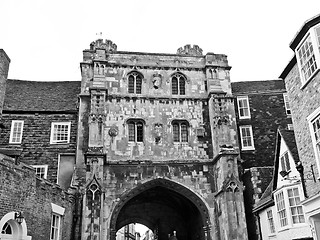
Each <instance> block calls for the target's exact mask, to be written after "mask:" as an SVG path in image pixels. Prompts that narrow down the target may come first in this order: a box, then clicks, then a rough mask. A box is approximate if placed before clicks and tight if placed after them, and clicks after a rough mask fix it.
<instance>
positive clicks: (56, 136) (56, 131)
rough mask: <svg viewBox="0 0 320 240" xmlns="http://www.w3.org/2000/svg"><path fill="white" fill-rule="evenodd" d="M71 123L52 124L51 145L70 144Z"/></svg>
mask: <svg viewBox="0 0 320 240" xmlns="http://www.w3.org/2000/svg"><path fill="white" fill-rule="evenodd" d="M70 126H71V122H54V123H52V124H51V138H50V143H51V144H55V143H69V141H70Z"/></svg>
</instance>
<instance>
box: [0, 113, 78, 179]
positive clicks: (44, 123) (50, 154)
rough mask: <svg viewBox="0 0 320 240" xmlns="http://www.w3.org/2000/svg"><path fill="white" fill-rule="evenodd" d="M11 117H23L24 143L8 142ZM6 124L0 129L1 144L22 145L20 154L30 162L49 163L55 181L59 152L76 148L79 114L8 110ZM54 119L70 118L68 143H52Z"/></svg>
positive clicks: (4, 119) (63, 119)
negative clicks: (13, 111)
mask: <svg viewBox="0 0 320 240" xmlns="http://www.w3.org/2000/svg"><path fill="white" fill-rule="evenodd" d="M12 120H23V121H24V127H23V134H22V143H21V144H9V138H10V129H11V121H12ZM3 122H4V124H5V126H6V128H5V129H3V130H2V131H1V133H0V147H1V148H10V149H19V150H20V151H21V154H20V156H19V157H18V158H19V160H21V161H22V162H24V163H27V164H29V165H43V164H47V165H49V166H48V180H50V181H52V182H56V179H57V168H58V155H59V154H61V153H74V154H75V150H76V134H77V114H76V113H66V114H57V113H56V114H54V113H52V114H46V113H25V114H23V113H19V114H18V113H6V112H4V114H3ZM52 122H71V133H70V142H69V143H68V144H50V133H51V123H52Z"/></svg>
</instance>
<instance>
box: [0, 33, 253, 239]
mask: <svg viewBox="0 0 320 240" xmlns="http://www.w3.org/2000/svg"><path fill="white" fill-rule="evenodd" d="M6 66H7V70H8V64H7V65H6ZM80 67H81V82H33V81H21V80H7V79H6V77H5V78H3V79H2V78H1V81H0V93H1V94H2V95H3V94H5V97H4V98H3V97H2V98H1V97H0V107H1V109H2V106H3V112H2V114H1V125H0V127H1V126H3V127H4V128H3V129H2V130H1V132H0V153H2V154H5V155H7V156H9V157H11V158H10V164H11V165H10V166H11V168H12V169H19V168H20V167H21V166H22V167H23V168H25V169H26V170H25V171H27V172H28V179H29V180H28V181H30V182H32V183H34V184H33V186H34V192H35V193H37V194H39V195H41V199H42V200H43V201H40V202H37V201H36V200H35V201H34V202H35V204H36V205H37V207H38V208H39V209H45V211H44V212H45V214H44V215H45V219H46V224H48V225H49V227H47V226H43V229H42V230H41V231H40V232H38V233H36V232H35V231H36V230H35V229H36V228H35V227H34V226H36V225H35V224H34V223H33V222H34V218H33V216H35V213H34V212H33V210H32V209H33V208H32V207H31V208H30V207H25V205H28V201H27V200H24V199H23V198H19V199H18V201H26V202H25V203H24V204H20V205H15V206H13V207H12V208H10V209H9V210H10V214H11V215H12V216H13V217H14V215H15V213H17V212H20V211H21V212H23V214H24V217H25V218H24V224H25V229H27V227H28V233H27V234H25V238H23V239H30V238H31V239H33V240H40V239H43V238H48V237H49V236H50V238H53V239H59V240H60V239H63V240H69V239H76V240H98V239H99V240H115V239H116V233H117V231H118V230H119V229H121V228H122V227H124V226H126V225H128V224H131V223H140V224H143V225H145V226H147V227H148V228H149V229H151V230H152V231H153V233H154V238H155V239H159V240H165V239H169V238H170V239H171V237H174V236H176V237H177V238H178V239H185V240H197V239H199V240H209V239H210V240H211V239H212V240H227V239H239V240H240V239H241V240H246V239H248V236H247V235H248V234H247V226H246V219H245V208H244V199H243V190H244V187H243V184H242V182H241V180H240V177H241V176H239V172H240V173H241V171H239V168H240V166H239V162H240V157H239V151H240V148H239V141H238V133H237V132H238V129H237V123H236V113H235V104H236V103H235V101H236V98H235V96H234V95H233V94H232V91H231V82H230V75H229V71H230V69H231V67H230V66H229V65H228V61H227V56H226V55H223V54H214V53H207V54H203V52H202V49H201V48H199V46H197V45H194V46H190V45H186V46H184V47H182V48H179V49H178V51H177V53H176V54H159V53H140V52H122V51H118V50H117V46H116V45H115V44H114V43H113V42H111V41H109V40H105V41H103V40H101V39H99V40H97V41H95V42H93V43H91V45H90V48H89V49H87V50H84V51H83V61H82V62H81V64H80ZM3 76H4V75H3ZM243 141H248V140H247V138H242V139H241V142H243ZM3 159H7V157H6V156H4V157H3ZM8 159H9V158H8ZM20 162H21V164H22V165H21V166H20ZM29 165H30V166H29ZM31 167H34V168H35V169H36V173H35V174H34V175H33V174H32V168H31ZM3 169H4V171H3V172H2V174H3V176H4V177H3V178H1V179H2V180H3V179H5V176H7V175H8V174H7V173H6V171H9V170H8V168H6V167H4V168H3ZM10 171H11V170H10ZM13 171H16V170H12V171H11V172H10V173H12V172H13ZM36 175H37V176H36ZM14 176H16V175H14ZM16 177H17V176H16ZM19 179H20V178H19ZM45 179H46V180H45ZM17 181H18V180H17ZM20 181H21V179H20ZM44 185H45V186H46V187H45V188H44V187H43V186H44ZM47 185H48V186H49V187H48V186H47ZM51 188H52V189H55V191H51ZM3 189H4V188H3ZM26 189H27V188H23V187H22V188H21V189H20V188H19V191H20V192H19V194H21V195H24V194H25V195H28V193H27V192H24V191H27V190H26ZM0 190H2V188H1V185H0ZM12 191H13V192H14V191H15V189H12ZM31 193H32V192H31ZM29 194H30V193H29ZM60 195H61V196H62V197H61V199H60ZM3 196H4V195H3ZM0 201H2V198H1V196H0ZM6 201H10V199H8V198H6ZM28 206H29V205H28ZM62 209H63V211H62ZM9 210H8V209H7V208H5V207H4V208H3V209H2V212H1V215H0V228H2V227H3V226H6V227H7V226H8V225H10V223H12V224H13V223H15V224H16V221H15V219H14V218H13V219H10V222H9V224H8V223H6V222H5V221H4V220H3V215H5V214H6V213H7V212H8V211H9ZM11 215H10V216H11ZM5 216H6V215H5ZM54 219H55V221H53V220H54ZM57 219H59V221H57ZM71 219H72V220H71ZM1 220H3V224H4V225H3V226H2V225H1V223H2V222H1ZM5 224H6V225H5ZM30 224H31V225H34V226H30ZM16 226H19V225H17V224H16ZM12 229H13V230H14V227H12ZM49 229H50V231H49ZM13 230H12V231H13ZM7 232H10V231H7ZM25 232H26V231H25ZM9 237H10V236H9Z"/></svg>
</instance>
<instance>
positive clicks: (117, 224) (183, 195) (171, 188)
mask: <svg viewBox="0 0 320 240" xmlns="http://www.w3.org/2000/svg"><path fill="white" fill-rule="evenodd" d="M154 189H157V191H159V190H160V189H162V191H164V192H165V191H167V192H166V193H168V198H169V199H168V200H167V201H170V200H172V199H174V198H177V197H179V198H180V199H183V200H181V202H183V203H181V205H183V204H185V205H183V206H186V203H187V202H188V203H187V204H188V209H189V208H190V206H191V207H192V208H193V211H197V216H198V218H199V221H198V222H197V224H198V229H200V228H201V230H198V231H199V232H201V234H202V235H203V236H202V237H200V238H199V239H204V235H205V233H204V231H206V230H205V228H207V227H208V226H209V225H211V220H210V215H209V210H208V209H209V207H208V206H207V203H206V202H205V200H204V199H203V198H202V197H201V196H200V195H198V194H197V193H195V192H194V191H192V190H191V189H189V188H188V187H186V186H184V185H182V184H180V183H177V182H175V181H172V180H170V179H165V178H157V179H153V180H150V181H148V182H146V183H143V184H141V185H139V186H137V187H136V188H134V189H132V190H130V191H128V192H126V193H124V194H123V195H122V196H121V197H120V198H119V199H118V202H117V204H116V205H115V207H114V209H113V211H112V214H111V220H110V232H111V235H110V236H111V238H110V239H111V240H113V236H114V237H115V233H116V231H117V230H118V229H120V228H121V227H122V226H124V225H127V224H129V223H131V222H137V223H141V224H143V225H145V226H147V227H148V228H150V229H151V230H155V225H156V220H155V219H152V220H151V219H148V216H143V217H135V218H130V219H125V220H123V217H121V211H122V210H123V209H125V208H126V205H129V204H131V202H132V201H136V199H137V198H138V197H139V195H143V194H145V195H143V196H148V195H147V193H148V194H149V193H154V192H152V191H153V190H154ZM170 194H172V195H174V196H173V198H172V199H171V198H170V196H169V195H170ZM177 203H179V201H177ZM177 208H178V206H177ZM124 211H126V210H124ZM119 216H120V217H119ZM118 218H122V220H121V221H120V220H118ZM200 226H201V227H200ZM173 230H175V229H173ZM178 234H179V233H178ZM199 234H200V233H199Z"/></svg>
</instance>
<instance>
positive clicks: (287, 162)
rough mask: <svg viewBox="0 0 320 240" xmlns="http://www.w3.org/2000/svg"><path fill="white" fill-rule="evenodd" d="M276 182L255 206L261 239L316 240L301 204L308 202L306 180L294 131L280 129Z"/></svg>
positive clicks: (270, 185) (275, 172)
mask: <svg viewBox="0 0 320 240" xmlns="http://www.w3.org/2000/svg"><path fill="white" fill-rule="evenodd" d="M274 166H275V171H274V175H273V179H272V181H271V182H270V184H269V186H268V188H267V189H266V191H265V192H264V193H263V195H262V197H261V199H260V201H259V202H257V204H256V205H255V208H254V210H253V211H254V212H255V214H256V215H257V219H258V222H259V230H260V237H261V238H260V239H313V238H312V230H311V228H310V224H309V222H308V219H307V218H306V215H305V208H304V207H303V206H302V202H303V201H305V199H306V194H305V193H306V192H305V190H306V189H305V182H304V181H305V180H308V181H310V180H311V181H313V182H316V179H315V176H311V175H310V176H309V177H308V179H305V177H304V175H303V167H302V165H301V162H300V158H299V155H298V149H297V145H296V142H295V137H294V132H293V131H292V130H284V129H279V130H278V136H277V145H276V152H275V163H274Z"/></svg>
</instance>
